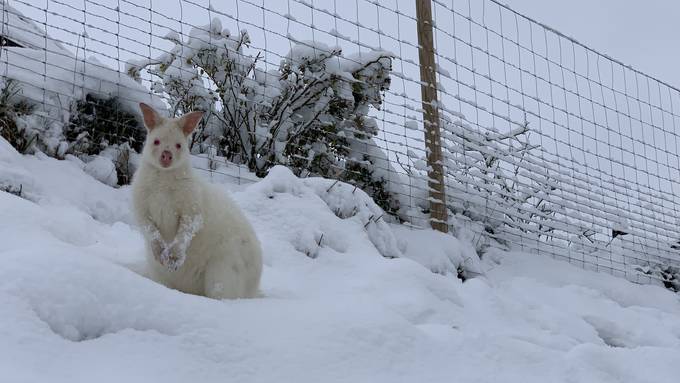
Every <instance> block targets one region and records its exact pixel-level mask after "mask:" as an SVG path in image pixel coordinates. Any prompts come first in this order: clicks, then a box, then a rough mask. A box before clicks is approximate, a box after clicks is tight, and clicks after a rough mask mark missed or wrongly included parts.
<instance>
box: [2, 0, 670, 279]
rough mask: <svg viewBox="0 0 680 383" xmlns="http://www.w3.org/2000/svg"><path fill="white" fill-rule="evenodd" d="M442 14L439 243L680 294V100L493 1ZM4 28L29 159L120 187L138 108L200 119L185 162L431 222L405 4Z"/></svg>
mask: <svg viewBox="0 0 680 383" xmlns="http://www.w3.org/2000/svg"><path fill="white" fill-rule="evenodd" d="M432 11H433V28H434V45H435V60H436V62H437V67H436V68H435V69H436V75H437V78H438V82H437V84H436V85H437V89H438V103H437V105H436V106H437V107H438V109H439V112H440V115H441V121H440V124H439V125H440V126H439V128H440V131H441V140H442V142H441V146H442V150H443V158H444V163H443V166H444V172H445V180H444V183H445V189H446V201H445V202H446V206H447V208H448V211H449V222H448V224H449V226H450V228H451V231H453V232H455V233H456V235H458V236H462V237H467V238H469V239H471V240H473V241H474V243H475V244H476V245H477V247H478V249H479V250H480V251H484V250H486V249H489V248H494V247H502V248H508V249H517V250H522V251H530V252H536V253H540V254H546V255H550V256H553V257H556V258H561V259H565V260H567V261H569V262H570V263H574V264H577V265H579V266H581V267H584V268H587V269H592V270H599V271H605V272H609V273H612V274H614V275H619V276H624V277H626V278H628V279H629V280H632V281H635V282H639V283H662V284H665V285H667V286H676V288H678V287H680V285H678V281H677V279H674V278H679V277H680V269H678V267H679V266H680V253H679V251H680V250H676V249H675V248H676V247H680V244H679V243H678V241H680V230H678V225H677V223H678V220H677V218H676V217H678V197H677V195H678V192H680V188H679V186H678V184H677V182H675V181H676V180H678V179H680V157H679V155H680V154H679V153H680V151H679V150H678V142H679V137H678V129H677V127H678V125H680V115H679V113H680V90H678V89H677V88H676V87H674V86H671V85H669V84H667V83H665V82H663V81H661V80H659V79H656V78H654V77H651V76H648V75H646V74H644V73H642V72H640V71H638V70H635V69H634V68H632V67H630V66H627V65H625V64H623V63H621V62H619V61H617V60H615V59H612V58H610V57H608V56H606V55H605V54H602V53H600V52H597V51H595V50H593V49H590V48H588V47H587V46H586V45H584V44H582V43H580V42H578V41H576V40H574V39H572V38H569V37H567V36H565V35H563V34H562V33H560V32H558V31H556V30H554V29H552V28H550V27H549V26H546V25H544V24H541V23H540V22H537V21H535V20H533V19H531V18H529V17H526V16H524V15H522V14H520V13H518V12H516V11H514V10H512V9H511V8H509V7H508V6H506V5H503V4H501V3H499V2H497V1H495V0H452V1H443V0H441V1H440V0H434V1H432ZM1 18H2V30H1V31H0V37H2V40H0V48H1V49H0V65H1V68H0V71H1V72H2V88H3V90H2V93H1V94H0V96H2V98H1V99H0V101H1V102H2V105H1V106H0V107H1V109H0V122H1V123H2V124H0V127H1V129H2V130H1V131H0V132H2V135H3V137H5V138H6V139H8V140H10V141H11V142H12V143H13V144H14V145H15V146H19V147H20V149H22V150H25V151H31V150H36V148H37V149H39V150H42V151H44V152H46V153H48V154H50V155H53V156H55V157H58V158H65V157H67V156H69V155H73V156H76V157H79V158H80V159H81V160H83V161H86V162H88V161H92V160H93V158H95V157H102V156H103V157H107V158H110V159H112V160H113V161H114V162H115V163H116V173H117V178H116V181H115V182H114V183H125V182H129V175H130V173H131V172H132V171H133V170H134V167H135V166H136V165H135V161H134V158H136V157H138V153H139V150H140V149H141V144H142V142H143V129H141V130H140V129H139V116H138V112H137V109H136V108H137V104H138V103H139V102H147V103H149V104H152V105H155V106H157V107H159V108H163V109H168V110H170V112H171V113H172V114H181V112H183V111H185V110H188V109H190V108H198V109H201V110H206V111H208V112H209V113H208V117H206V118H205V119H204V120H203V121H202V125H201V128H199V130H200V132H199V134H198V135H197V136H195V137H194V143H195V144H196V146H195V147H192V151H194V152H195V154H197V157H196V160H195V163H194V165H195V167H196V168H197V169H200V170H201V171H205V172H208V173H209V174H210V175H212V176H214V177H226V178H232V179H233V180H235V181H238V182H253V181H254V180H256V179H257V176H256V175H254V174H253V173H257V175H259V176H261V175H263V174H265V173H266V170H267V169H268V168H269V167H270V166H272V165H274V164H285V165H288V166H291V167H292V168H293V169H295V171H296V173H297V174H298V175H300V176H314V175H323V176H327V177H331V178H338V179H341V180H343V181H346V182H351V183H355V184H356V185H357V186H359V187H361V188H362V189H364V190H365V191H366V192H367V193H369V194H371V195H372V197H373V198H374V199H376V201H377V202H379V204H380V205H381V206H382V207H383V208H384V209H385V210H386V211H387V212H388V213H389V217H390V218H386V219H391V220H392V221H394V222H399V223H401V224H406V225H411V226H414V227H427V226H429V223H430V217H429V207H430V202H431V201H430V198H429V188H428V178H427V172H428V169H429V164H428V163H427V160H426V158H427V156H426V154H427V153H426V149H425V147H426V145H425V138H424V134H423V126H424V121H423V110H422V104H421V98H420V90H421V85H422V83H421V81H420V68H419V63H418V49H419V44H418V36H417V23H418V20H417V18H416V12H415V0H408V1H406V0H391V1H368V0H354V1H338V0H286V1H276V2H272V1H268V2H266V1H264V0H230V1H219V2H217V1H215V2H211V1H203V0H177V1H172V2H161V1H153V0H148V1H129V0H105V1H96V2H95V1H89V0H73V1H71V0H42V1H40V0H38V1H35V0H31V1H28V0H14V1H10V2H8V1H3V2H2V16H1ZM201 49H203V50H201ZM199 51H200V52H202V53H201V54H202V55H203V56H201V55H199V54H197V52H199ZM176 58H178V59H177V60H175V59H176ZM187 58H191V60H193V61H190V60H187ZM216 59H219V60H222V61H219V60H218V62H216V61H215V60H216ZM201 60H203V61H201ZM220 65H221V66H220ZM381 71H382V72H381ZM383 72H386V76H383V75H385V73H383ZM173 81H174V82H173ZM230 92H233V94H231V95H230V94H229V93H230ZM282 132H284V133H285V134H284V133H282ZM281 137H283V138H281ZM244 143H248V144H253V148H255V147H257V148H256V150H254V149H253V150H251V149H249V148H247V147H246V146H248V145H244ZM239 144H240V146H239ZM267 148H272V149H270V151H267V150H266V149H267ZM320 154H323V156H322V155H320Z"/></svg>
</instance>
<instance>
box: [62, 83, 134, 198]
mask: <svg viewBox="0 0 680 383" xmlns="http://www.w3.org/2000/svg"><path fill="white" fill-rule="evenodd" d="M145 136H146V130H145V129H144V127H143V126H142V124H141V122H140V121H139V119H138V117H137V116H136V115H134V114H132V113H130V112H128V111H126V110H125V109H124V108H122V106H121V104H120V102H119V100H118V98H117V97H115V96H114V97H107V98H101V97H97V96H94V95H91V94H87V95H86V96H85V99H84V100H78V101H76V102H75V105H74V110H73V112H72V113H71V116H70V119H69V122H68V124H67V125H66V126H65V127H64V137H65V139H66V140H67V141H68V142H69V149H68V152H69V153H72V154H74V155H77V156H79V157H83V156H90V158H92V159H93V161H94V160H97V161H98V163H99V166H96V167H97V168H99V169H101V164H102V160H101V159H97V158H98V155H99V154H102V152H105V157H108V158H110V159H111V160H112V161H113V163H114V165H115V173H116V175H117V177H116V180H117V181H116V182H114V184H119V185H126V184H129V183H130V181H131V180H132V173H133V172H134V167H133V166H131V165H130V156H131V155H134V154H137V153H140V152H141V150H142V147H143V145H144V137H145ZM93 166H95V165H93ZM95 178H97V177H95ZM98 179H99V178H98ZM105 179H107V180H109V182H105V183H110V180H112V178H111V176H108V175H107V176H106V177H105Z"/></svg>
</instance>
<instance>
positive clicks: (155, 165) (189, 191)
mask: <svg viewBox="0 0 680 383" xmlns="http://www.w3.org/2000/svg"><path fill="white" fill-rule="evenodd" d="M142 109H144V106H143V107H142ZM146 113H150V112H149V111H148V110H147V111H145V121H146V122H147V128H149V132H148V135H147V139H146V143H145V146H144V151H143V154H142V158H143V160H142V164H141V166H140V168H139V169H138V170H137V172H136V174H135V176H134V180H133V183H132V197H133V210H134V213H135V217H136V219H137V221H138V223H139V225H140V227H141V228H142V229H143V232H144V237H145V240H146V250H147V261H148V263H149V265H150V268H151V271H152V274H153V277H154V278H155V279H156V280H157V281H158V282H160V283H163V284H164V285H166V286H168V287H170V288H174V289H177V290H180V291H183V292H186V293H190V294H197V295H204V296H207V297H211V298H216V299H225V298H252V297H255V296H256V295H257V294H258V288H259V284H260V275H261V273H262V255H261V248H260V243H259V241H258V240H257V237H256V235H255V232H254V231H253V229H252V227H251V225H250V224H249V222H248V220H247V219H246V217H245V216H244V215H243V213H242V212H241V211H240V210H239V208H238V206H237V205H236V204H235V203H234V202H233V201H232V200H231V199H230V198H229V197H227V195H226V194H225V193H224V192H222V191H220V190H218V189H217V188H216V187H214V186H213V185H210V184H208V183H205V182H203V181H202V180H200V179H199V178H197V177H196V176H195V175H194V173H193V171H192V169H191V166H190V162H189V152H188V150H187V148H186V146H187V145H186V144H187V139H186V136H185V133H184V132H183V129H184V131H185V132H186V131H189V132H190V131H191V130H192V129H193V126H191V127H189V129H187V128H186V125H187V124H188V123H194V122H193V121H191V122H187V121H185V120H186V119H185V118H180V119H163V118H160V117H159V116H158V115H157V114H156V116H155V117H156V121H155V124H154V123H153V121H151V122H152V125H154V126H152V127H149V121H148V120H147V119H146V117H147V116H146ZM154 113H155V112H154ZM187 116H188V115H187ZM185 117H186V116H185ZM199 117H200V115H199ZM194 125H195V124H194ZM156 139H158V140H160V145H154V144H153V143H154V141H155V140H156ZM177 143H181V145H182V147H181V148H180V149H177V148H176V147H175V145H176V144H177ZM163 150H169V151H171V152H172V153H173V163H172V164H171V166H169V167H166V168H164V167H163V166H161V162H160V160H159V158H160V153H161V152H162V151H163Z"/></svg>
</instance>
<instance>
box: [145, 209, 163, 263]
mask: <svg viewBox="0 0 680 383" xmlns="http://www.w3.org/2000/svg"><path fill="white" fill-rule="evenodd" d="M142 229H143V231H144V234H145V236H146V239H147V241H149V244H150V245H151V254H153V257H154V259H156V261H158V262H159V263H160V264H161V265H164V266H165V265H166V263H167V262H168V255H167V251H166V249H167V248H168V245H167V244H166V243H165V241H164V240H163V237H162V236H161V232H160V231H159V230H158V228H157V227H156V225H154V224H153V222H151V221H150V220H146V222H144V226H143V227H142Z"/></svg>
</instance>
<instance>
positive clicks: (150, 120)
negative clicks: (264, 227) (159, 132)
mask: <svg viewBox="0 0 680 383" xmlns="http://www.w3.org/2000/svg"><path fill="white" fill-rule="evenodd" d="M139 109H141V110H142V116H143V117H144V125H146V128H147V129H149V130H150V131H151V130H154V128H156V127H157V126H158V124H160V123H161V116H160V114H158V112H156V109H154V108H152V107H150V106H149V105H147V104H145V103H143V102H140V103H139Z"/></svg>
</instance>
